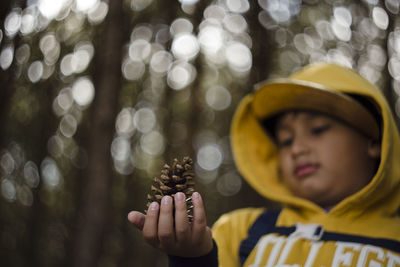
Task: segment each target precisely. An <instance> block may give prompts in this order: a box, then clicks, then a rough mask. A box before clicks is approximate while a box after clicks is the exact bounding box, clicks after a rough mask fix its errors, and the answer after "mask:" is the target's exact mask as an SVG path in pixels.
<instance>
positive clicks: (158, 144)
mask: <svg viewBox="0 0 400 267" xmlns="http://www.w3.org/2000/svg"><path fill="white" fill-rule="evenodd" d="M140 146H141V148H142V150H143V151H144V152H145V153H147V154H149V155H151V156H158V155H161V154H162V153H163V152H164V148H165V141H164V137H163V135H162V134H161V133H160V132H158V131H151V132H149V133H147V134H145V135H143V136H142V137H141V138H140Z"/></svg>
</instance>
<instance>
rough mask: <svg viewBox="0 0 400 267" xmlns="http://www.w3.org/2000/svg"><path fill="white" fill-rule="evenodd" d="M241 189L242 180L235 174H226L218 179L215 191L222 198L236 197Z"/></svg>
mask: <svg viewBox="0 0 400 267" xmlns="http://www.w3.org/2000/svg"><path fill="white" fill-rule="evenodd" d="M241 187H242V178H241V177H240V176H239V175H238V174H237V173H236V172H233V171H232V172H228V173H225V174H224V175H222V176H221V177H219V178H218V182H217V190H218V192H219V193H220V194H221V195H223V196H226V197H228V196H233V195H236V194H237V193H238V192H239V191H240V189H241Z"/></svg>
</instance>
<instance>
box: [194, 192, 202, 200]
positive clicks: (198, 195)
mask: <svg viewBox="0 0 400 267" xmlns="http://www.w3.org/2000/svg"><path fill="white" fill-rule="evenodd" d="M192 198H193V199H195V200H198V199H200V194H199V193H198V192H194V193H193V194H192Z"/></svg>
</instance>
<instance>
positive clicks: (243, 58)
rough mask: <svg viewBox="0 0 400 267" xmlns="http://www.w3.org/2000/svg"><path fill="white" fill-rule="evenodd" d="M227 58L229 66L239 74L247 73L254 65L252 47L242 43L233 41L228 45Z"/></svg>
mask: <svg viewBox="0 0 400 267" xmlns="http://www.w3.org/2000/svg"><path fill="white" fill-rule="evenodd" d="M225 56H226V60H227V61H228V64H229V67H230V68H231V69H232V70H234V71H235V72H237V73H238V74H243V73H247V72H248V71H249V70H250V68H251V66H252V55H251V52H250V49H249V48H248V47H247V46H245V45H244V44H242V43H239V42H232V43H231V44H229V45H228V46H227V47H226V51H225Z"/></svg>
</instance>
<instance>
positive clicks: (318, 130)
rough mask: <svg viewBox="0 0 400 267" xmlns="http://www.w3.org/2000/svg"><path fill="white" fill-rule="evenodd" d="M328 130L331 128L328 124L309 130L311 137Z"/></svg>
mask: <svg viewBox="0 0 400 267" xmlns="http://www.w3.org/2000/svg"><path fill="white" fill-rule="evenodd" d="M330 128H331V126H330V125H329V124H326V125H322V126H318V127H314V128H312V129H311V133H312V134H313V135H320V134H321V133H323V132H325V131H327V130H329V129H330Z"/></svg>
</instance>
